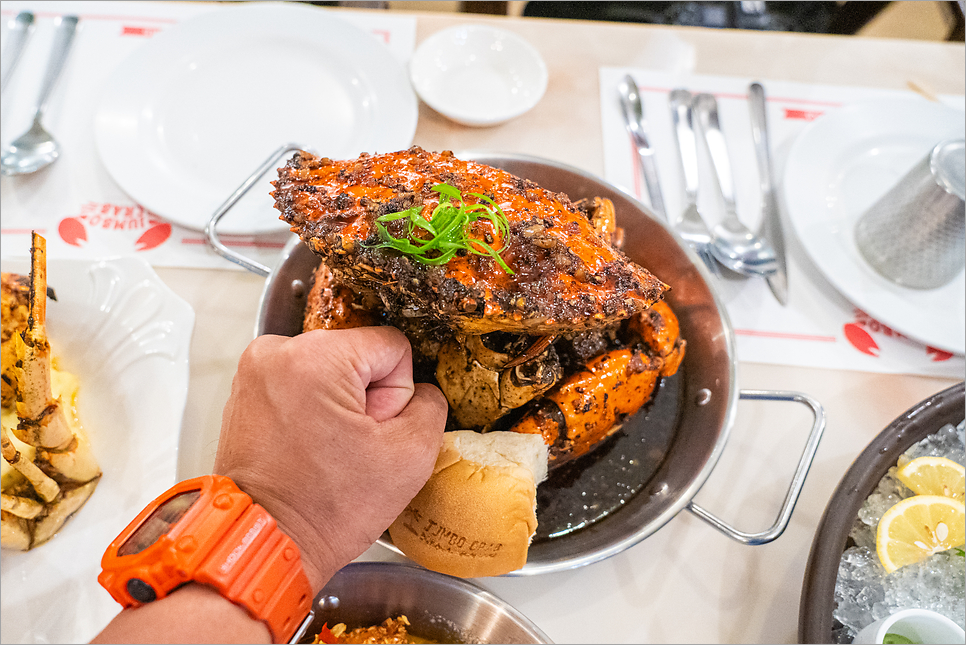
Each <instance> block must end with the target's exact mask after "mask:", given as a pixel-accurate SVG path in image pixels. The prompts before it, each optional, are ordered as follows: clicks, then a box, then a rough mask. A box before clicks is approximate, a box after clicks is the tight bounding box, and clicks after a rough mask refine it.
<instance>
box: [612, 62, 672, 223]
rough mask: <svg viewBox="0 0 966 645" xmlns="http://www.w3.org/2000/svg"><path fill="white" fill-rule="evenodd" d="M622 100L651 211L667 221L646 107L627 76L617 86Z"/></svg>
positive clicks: (630, 78)
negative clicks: (649, 132)
mask: <svg viewBox="0 0 966 645" xmlns="http://www.w3.org/2000/svg"><path fill="white" fill-rule="evenodd" d="M617 91H618V94H619V95H620V99H621V111H622V112H623V113H624V125H625V126H626V127H627V132H628V133H629V134H630V135H631V140H632V141H633V142H634V147H635V148H636V149H637V156H638V158H639V159H640V161H641V173H642V174H643V175H644V183H645V184H646V185H647V194H648V196H649V197H650V200H651V209H652V210H653V211H654V212H656V213H657V214H658V215H661V216H662V217H664V219H667V209H666V208H664V198H663V197H662V195H661V183H660V182H659V181H658V178H657V160H656V159H655V158H654V150H653V149H652V148H651V144H650V142H649V141H648V140H647V129H646V126H647V121H646V120H645V119H644V106H643V105H642V103H641V93H640V91H639V90H638V89H637V83H635V82H634V78H633V77H632V76H631V75H630V74H627V75H626V76H624V79H623V80H622V81H621V82H620V84H619V85H618V86H617Z"/></svg>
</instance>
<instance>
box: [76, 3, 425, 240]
mask: <svg viewBox="0 0 966 645" xmlns="http://www.w3.org/2000/svg"><path fill="white" fill-rule="evenodd" d="M417 108H418V105H417V101H416V95H415V94H414V92H413V90H412V87H411V86H410V84H409V79H408V77H407V75H406V72H405V70H404V69H403V67H402V65H400V63H399V62H398V61H397V60H396V59H395V58H394V57H393V55H392V54H391V53H390V52H389V50H388V48H387V47H386V46H385V45H384V44H383V43H381V42H379V41H378V40H377V39H376V38H375V37H373V36H372V35H371V34H368V33H366V32H364V31H362V30H360V29H359V28H358V27H355V26H354V25H352V24H350V23H348V22H346V21H344V20H342V19H340V18H339V17H337V16H335V15H333V13H332V12H330V11H327V10H324V9H318V8H315V7H307V6H304V5H298V4H294V3H293V4H260V3H259V4H252V5H249V4H248V3H242V4H241V5H239V6H235V7H232V8H228V9H218V10H216V11H212V12H210V13H205V14H202V15H200V16H198V17H196V18H192V19H189V20H185V21H184V22H182V23H179V24H177V25H174V26H172V27H170V28H168V29H166V30H164V31H162V32H160V33H158V34H157V35H155V36H153V37H152V38H151V40H150V41H148V42H147V43H145V44H144V45H143V46H142V47H141V48H139V49H138V50H136V51H135V53H134V54H132V55H131V56H130V57H128V58H127V59H126V60H125V61H123V62H122V64H121V65H120V66H119V67H118V69H117V70H116V72H115V73H114V74H113V75H112V76H111V78H110V80H109V81H108V83H107V87H106V88H105V90H104V95H103V99H102V101H101V104H100V106H99V109H98V112H97V115H96V118H95V137H96V140H97V149H98V151H99V153H100V156H101V159H102V160H103V162H104V165H105V166H106V167H107V170H108V172H109V173H110V174H111V176H112V177H113V178H114V179H115V181H117V183H118V185H120V186H121V188H123V189H124V191H125V192H127V193H128V194H129V195H130V196H131V197H132V198H133V199H135V200H136V201H137V202H138V203H140V204H142V205H143V206H145V207H146V208H148V209H149V210H151V211H152V212H154V213H156V214H157V215H159V216H161V217H164V218H165V219H168V220H170V221H172V222H174V223H176V224H180V225H182V226H185V227H188V228H192V229H196V230H201V229H204V227H205V225H206V224H207V223H208V220H209V219H210V218H211V215H212V214H213V213H214V212H215V210H216V209H217V208H218V207H219V206H220V205H221V204H222V203H224V201H225V200H226V199H227V198H228V197H229V195H231V194H232V193H233V192H234V191H235V189H236V188H238V187H239V185H240V184H241V183H242V182H243V181H244V180H245V179H246V178H247V177H248V176H249V175H250V174H251V173H252V172H253V171H254V170H255V169H256V168H258V167H259V166H260V165H261V164H262V162H264V161H265V159H267V158H268V157H269V156H270V155H271V154H272V153H273V152H274V151H275V150H276V149H278V148H280V147H281V146H283V145H285V144H288V143H295V144H298V145H302V146H305V147H306V148H307V149H309V150H311V151H313V152H316V153H317V154H320V155H322V156H325V157H330V158H332V159H348V158H351V157H355V156H357V155H358V154H359V153H362V152H369V153H377V152H380V153H381V152H395V151H396V150H403V149H405V148H407V147H409V145H410V144H411V143H412V140H413V135H414V133H415V131H416V119H417V116H418V109H417ZM274 175H275V173H274V171H269V172H268V173H266V176H265V177H264V179H263V181H264V189H263V190H258V189H256V190H252V191H251V192H250V193H249V194H248V195H246V197H245V198H243V199H242V200H241V201H240V202H239V203H238V204H237V205H236V206H235V207H234V208H233V209H232V211H231V213H230V214H229V215H228V216H226V217H225V218H224V220H222V222H221V223H219V225H218V230H219V232H221V233H239V234H259V233H269V232H277V231H284V230H287V228H288V225H287V224H286V223H284V222H282V221H280V220H279V219H278V212H277V211H276V210H275V208H274V203H273V201H272V198H271V197H269V196H268V195H267V193H268V192H270V191H271V190H272V187H271V186H270V185H269V183H268V182H269V181H271V180H273V179H275V178H276V177H275V176H274Z"/></svg>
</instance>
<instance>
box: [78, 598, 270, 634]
mask: <svg viewBox="0 0 966 645" xmlns="http://www.w3.org/2000/svg"><path fill="white" fill-rule="evenodd" d="M91 642H93V643H270V642H271V635H270V633H269V630H268V626H266V625H265V623H263V622H262V621H260V620H255V619H253V618H252V617H251V616H249V615H248V612H247V611H245V610H244V609H243V608H242V607H240V606H238V605H236V604H235V603H233V602H231V601H230V600H227V599H225V598H224V597H222V596H221V595H220V594H219V593H218V592H217V591H215V590H214V589H212V588H210V587H207V586H205V585H200V584H188V585H185V586H184V587H181V588H180V589H178V590H177V591H175V592H173V593H171V594H169V595H168V596H166V597H164V598H162V599H160V600H157V601H155V602H152V603H148V604H147V605H143V606H142V607H138V608H137V609H125V610H123V611H122V612H121V613H120V614H118V615H117V616H116V617H115V618H114V620H112V621H111V622H110V623H109V624H108V625H107V627H105V628H104V630H103V631H102V632H101V633H100V634H98V635H97V636H96V637H95V638H94V640H93V641H91Z"/></svg>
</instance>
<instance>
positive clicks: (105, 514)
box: [0, 258, 194, 643]
mask: <svg viewBox="0 0 966 645" xmlns="http://www.w3.org/2000/svg"><path fill="white" fill-rule="evenodd" d="M3 270H4V271H14V272H17V273H28V272H29V263H28V261H26V260H23V261H19V262H14V261H6V260H5V261H4V262H3ZM47 282H48V284H49V285H50V286H51V287H53V289H54V290H55V292H56V295H57V301H56V302H54V301H48V305H47V318H48V320H47V331H48V335H49V337H50V343H51V347H52V349H53V353H54V355H55V356H57V357H58V359H59V361H60V365H61V366H62V367H63V368H64V369H66V370H67V371H69V372H73V373H74V374H76V375H77V376H78V377H79V380H80V390H79V392H78V395H77V407H78V413H79V416H80V419H81V423H82V424H83V425H84V428H85V430H86V431H87V434H88V435H89V437H90V440H91V446H92V448H93V450H94V455H95V457H96V458H97V461H98V464H99V465H100V467H101V471H102V472H103V475H102V476H101V480H100V482H99V483H98V485H97V488H96V489H95V490H94V493H93V495H91V498H90V499H89V500H88V501H87V503H86V504H85V505H84V506H83V507H82V508H81V509H80V510H79V511H78V512H77V514H75V515H74V516H73V517H72V518H71V519H69V520H68V521H67V523H66V524H65V525H64V526H63V528H62V529H61V530H60V531H59V532H58V533H57V535H55V536H54V537H53V538H52V539H51V540H50V541H49V542H47V543H46V544H42V545H40V546H38V547H36V548H35V549H33V550H31V551H27V552H19V551H11V550H7V549H4V550H3V551H2V558H0V579H2V587H3V594H2V595H0V610H2V614H3V621H2V622H0V641H2V642H4V643H87V642H89V641H90V639H91V638H93V637H94V636H95V635H97V633H98V632H99V631H100V630H101V629H102V628H103V627H104V626H105V625H107V623H108V622H109V621H110V620H111V618H113V617H114V615H116V614H117V612H118V611H120V605H118V604H117V603H116V602H115V601H114V600H113V599H112V598H111V596H110V595H109V594H108V593H107V591H105V590H104V589H103V588H102V587H101V586H100V585H99V584H98V582H97V574H98V573H100V570H101V568H100V564H101V556H102V555H103V554H104V550H105V549H106V548H107V546H108V545H109V544H110V543H111V540H113V539H114V538H115V537H117V535H118V534H119V533H120V532H121V530H123V529H124V527H125V526H127V525H128V523H129V522H130V521H131V520H133V519H134V517H135V516H136V515H137V514H138V513H139V512H140V511H141V510H142V509H143V508H144V507H145V506H146V505H147V504H148V503H149V502H150V501H151V500H153V499H154V498H155V497H157V496H158V495H160V494H161V493H163V492H164V491H165V490H167V489H168V488H170V487H171V486H172V485H173V484H174V483H175V478H176V470H177V461H178V459H177V457H178V441H179V435H180V429H181V417H182V414H183V412H184V406H185V400H186V397H187V394H188V349H189V345H190V341H191V332H192V329H193V327H194V311H193V310H192V309H191V306H190V305H188V303H186V302H185V301H184V300H182V299H181V298H179V297H178V296H177V295H175V294H174V293H173V292H172V291H171V290H170V289H168V287H167V286H165V284H164V283H163V282H162V281H161V280H160V279H159V278H158V276H157V274H155V272H154V270H153V269H152V268H151V267H150V265H148V264H147V263H146V262H144V261H143V260H140V259H137V258H120V259H112V260H102V261H95V262H90V261H81V260H48V276H47Z"/></svg>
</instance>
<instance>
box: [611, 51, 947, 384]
mask: <svg viewBox="0 0 966 645" xmlns="http://www.w3.org/2000/svg"><path fill="white" fill-rule="evenodd" d="M628 73H629V74H631V75H632V76H633V77H634V79H635V81H636V82H637V84H638V86H639V88H640V90H641V95H642V98H643V101H644V110H645V113H646V115H647V119H648V134H649V136H650V138H651V142H652V146H653V147H654V149H655V154H656V157H657V165H658V173H659V177H660V183H661V186H662V193H663V198H664V203H665V204H666V206H667V209H668V211H669V212H670V213H678V212H680V211H681V210H682V209H683V206H684V193H683V183H682V178H681V172H680V170H679V168H680V165H679V164H680V162H679V161H678V152H677V147H676V144H675V141H674V138H673V133H672V129H671V115H670V109H669V107H668V94H669V92H670V91H671V90H673V89H675V88H678V87H683V88H686V89H688V90H689V91H691V92H692V93H693V94H697V93H699V92H710V93H712V94H714V95H715V96H716V97H717V99H718V105H719V110H720V119H721V125H722V129H723V131H724V133H725V137H726V138H727V141H728V144H729V156H730V158H731V160H732V164H733V171H734V174H735V182H736V202H737V207H738V214H739V216H740V217H741V219H742V221H743V222H744V223H745V224H747V225H748V226H750V227H751V228H753V229H755V228H757V226H758V224H759V220H760V214H759V208H760V200H761V198H760V193H759V184H758V171H757V164H756V161H755V156H754V148H753V143H752V138H751V122H750V119H749V114H748V105H747V91H748V85H749V84H750V83H751V82H753V81H756V80H757V81H759V82H761V83H762V85H763V86H764V87H765V92H766V96H767V99H768V126H769V135H770V138H771V147H772V158H773V161H774V164H775V175H776V178H777V179H776V180H778V181H780V180H781V177H782V171H783V167H784V162H785V159H786V158H787V155H788V151H789V148H790V147H791V144H792V142H793V141H794V139H795V137H796V136H797V135H798V134H799V133H800V132H801V131H802V129H803V128H804V127H805V126H806V125H807V124H808V123H810V122H811V121H812V120H814V119H815V118H817V117H818V116H819V115H821V114H822V113H823V112H825V111H826V110H831V109H834V108H837V107H840V106H843V105H846V104H848V103H851V102H857V101H867V100H870V99H894V98H897V97H909V96H915V95H914V94H913V93H912V92H901V91H894V90H880V89H872V88H859V87H837V86H824V85H812V84H804V83H792V82H785V81H770V80H768V79H754V78H741V77H725V76H702V75H690V74H679V73H668V72H655V71H649V70H643V69H635V68H625V67H621V68H616V67H604V68H601V70H600V101H601V115H602V129H603V142H604V169H605V178H606V179H607V181H609V182H610V183H612V184H614V185H616V186H618V187H619V188H621V189H622V190H624V191H626V192H628V193H629V194H631V195H634V196H636V197H637V198H638V199H640V201H642V202H643V203H645V204H647V203H648V197H647V192H646V188H645V186H644V184H643V181H642V180H641V178H640V175H639V173H638V172H637V171H636V165H635V164H636V163H637V162H636V153H635V152H634V149H633V148H632V146H631V142H630V139H629V137H628V134H627V132H626V130H625V127H624V122H623V117H622V115H621V111H620V105H619V102H618V98H617V85H618V83H619V82H620V79H622V78H623V77H624V75H625V74H628ZM941 98H942V100H943V102H945V103H947V104H948V105H950V106H952V107H956V108H958V109H964V105H966V101H964V97H962V96H959V97H949V96H944V97H941ZM923 100H925V99H923ZM699 159H700V161H701V165H702V167H701V185H702V189H701V190H700V191H699V198H698V205H699V208H700V209H701V211H702V213H703V214H704V215H705V217H706V219H707V220H708V222H709V224H711V223H713V222H714V221H716V220H717V218H718V217H720V213H721V209H722V207H721V205H720V201H719V198H717V196H716V195H715V194H714V192H713V190H708V188H710V186H711V184H710V182H711V177H712V175H711V168H710V165H709V162H707V160H706V159H704V158H703V157H701V156H699ZM779 202H781V199H779ZM783 224H784V231H785V238H786V244H787V251H788V280H789V296H790V301H789V305H788V307H782V306H781V305H780V304H778V302H777V301H776V300H775V298H774V296H772V294H771V292H770V291H769V289H768V286H767V284H766V283H765V281H764V280H760V279H741V278H735V279H728V278H724V279H718V280H716V281H715V287H716V288H717V290H718V292H719V294H720V295H721V297H722V299H723V301H724V302H725V304H726V307H727V309H728V314H729V317H730V318H731V322H732V325H733V326H734V329H735V333H736V337H737V341H738V358H739V359H740V360H742V361H750V362H757V363H772V364H777V365H795V366H802V367H819V368H833V369H846V370H860V371H867V372H883V373H896V374H923V375H932V376H944V377H952V378H963V376H964V371H966V363H964V359H963V357H962V356H959V355H954V354H950V353H949V352H946V351H942V350H938V349H935V348H931V347H927V346H925V345H923V344H921V343H918V342H916V341H913V340H910V339H909V338H907V337H904V336H903V335H902V334H900V333H898V332H896V331H895V330H893V329H890V328H889V327H888V325H885V324H883V323H882V322H880V321H877V320H875V319H873V318H871V317H870V316H869V315H867V314H866V313H865V312H863V311H862V310H861V309H859V308H858V307H856V306H855V305H853V304H852V303H850V302H849V301H848V300H846V299H845V298H844V297H843V296H842V295H841V294H840V293H839V292H838V291H836V290H835V289H834V288H833V287H832V285H831V284H830V283H829V282H828V281H827V280H826V279H825V278H824V277H823V276H822V275H821V272H820V271H819V270H818V269H817V268H816V267H815V265H814V264H813V263H812V261H811V259H810V258H809V257H808V255H807V253H806V252H805V251H804V249H803V248H802V246H801V244H800V243H799V242H798V240H797V238H796V236H795V232H794V229H793V228H792V226H791V225H790V223H789V222H788V219H787V217H785V216H783ZM672 287H673V285H672Z"/></svg>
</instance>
